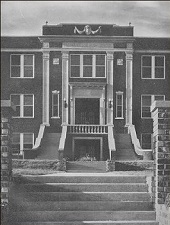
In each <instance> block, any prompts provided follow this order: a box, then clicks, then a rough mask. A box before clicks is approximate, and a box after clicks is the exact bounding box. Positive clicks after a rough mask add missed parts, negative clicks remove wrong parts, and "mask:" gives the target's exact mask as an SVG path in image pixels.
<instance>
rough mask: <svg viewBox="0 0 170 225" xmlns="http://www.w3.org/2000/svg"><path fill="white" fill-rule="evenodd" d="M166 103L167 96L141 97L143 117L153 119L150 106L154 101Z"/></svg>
mask: <svg viewBox="0 0 170 225" xmlns="http://www.w3.org/2000/svg"><path fill="white" fill-rule="evenodd" d="M158 100H159V101H164V100H165V95H142V96H141V117H142V118H151V112H150V106H151V105H152V103H153V102H154V101H158Z"/></svg>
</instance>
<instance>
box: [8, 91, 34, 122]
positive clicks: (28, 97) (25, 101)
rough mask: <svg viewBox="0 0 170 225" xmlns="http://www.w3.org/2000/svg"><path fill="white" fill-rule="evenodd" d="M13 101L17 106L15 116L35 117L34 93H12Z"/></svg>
mask: <svg viewBox="0 0 170 225" xmlns="http://www.w3.org/2000/svg"><path fill="white" fill-rule="evenodd" d="M11 102H13V103H14V105H15V106H16V112H15V115H14V117H25V118H33V117H34V95H33V94H12V95H11Z"/></svg>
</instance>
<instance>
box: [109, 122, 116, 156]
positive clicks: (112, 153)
mask: <svg viewBox="0 0 170 225" xmlns="http://www.w3.org/2000/svg"><path fill="white" fill-rule="evenodd" d="M108 146H109V157H110V160H115V155H116V145H115V138H114V134H113V126H112V125H111V126H108Z"/></svg>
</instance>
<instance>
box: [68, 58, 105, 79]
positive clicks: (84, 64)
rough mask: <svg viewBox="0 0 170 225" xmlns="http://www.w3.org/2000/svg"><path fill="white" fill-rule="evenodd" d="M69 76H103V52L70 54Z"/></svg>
mask: <svg viewBox="0 0 170 225" xmlns="http://www.w3.org/2000/svg"><path fill="white" fill-rule="evenodd" d="M70 70H71V71H70V77H74V78H77V77H80V78H83V77H84V78H105V77H106V56H105V55H104V54H71V55H70Z"/></svg>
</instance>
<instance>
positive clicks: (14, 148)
mask: <svg viewBox="0 0 170 225" xmlns="http://www.w3.org/2000/svg"><path fill="white" fill-rule="evenodd" d="M19 153H20V144H12V154H19Z"/></svg>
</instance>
